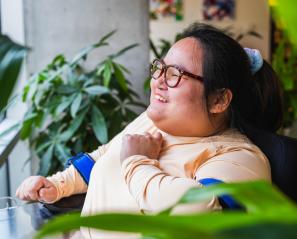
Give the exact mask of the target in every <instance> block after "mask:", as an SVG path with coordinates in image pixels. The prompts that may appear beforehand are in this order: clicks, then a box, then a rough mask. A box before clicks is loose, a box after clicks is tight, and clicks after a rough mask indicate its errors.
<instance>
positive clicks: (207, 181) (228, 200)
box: [198, 178, 243, 210]
mask: <svg viewBox="0 0 297 239" xmlns="http://www.w3.org/2000/svg"><path fill="white" fill-rule="evenodd" d="M198 182H199V183H201V184H202V185H203V186H210V185H214V184H218V183H224V182H223V181H221V180H218V179H215V178H203V179H201V180H199V181H198ZM218 199H219V201H221V202H223V204H225V205H226V207H227V208H228V209H233V210H235V209H243V207H242V206H241V205H240V204H238V203H237V202H236V201H235V200H234V199H233V198H232V197H231V196H229V195H222V196H220V197H218Z"/></svg>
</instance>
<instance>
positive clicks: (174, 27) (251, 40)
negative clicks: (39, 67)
mask: <svg viewBox="0 0 297 239" xmlns="http://www.w3.org/2000/svg"><path fill="white" fill-rule="evenodd" d="M202 3H203V0H184V20H183V21H180V22H178V21H175V20H169V19H166V20H162V21H150V36H151V38H152V39H153V41H154V42H157V40H158V39H160V38H164V39H170V40H173V39H174V36H175V35H176V33H177V32H181V31H182V30H183V29H184V28H186V27H187V26H188V25H189V24H191V23H193V22H195V21H199V22H203V20H202V19H203V17H202ZM235 4H236V11H235V19H234V20H226V21H222V22H213V21H211V22H208V23H211V24H214V25H215V26H218V27H229V26H232V27H233V28H234V30H235V32H237V33H238V32H244V31H246V30H249V29H254V30H255V31H256V32H258V33H260V34H261V35H262V37H263V38H262V39H258V38H255V37H252V36H247V37H245V38H244V39H243V40H242V41H241V44H242V45H243V46H246V47H251V48H258V49H260V50H261V53H262V55H263V57H264V58H265V59H269V57H270V56H269V51H270V23H269V19H270V15H269V8H268V6H267V1H266V0H248V1H247V0H235Z"/></svg>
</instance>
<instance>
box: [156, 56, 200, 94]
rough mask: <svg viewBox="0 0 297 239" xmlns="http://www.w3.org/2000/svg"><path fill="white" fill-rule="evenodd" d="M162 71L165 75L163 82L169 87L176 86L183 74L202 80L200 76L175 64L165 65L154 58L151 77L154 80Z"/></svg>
mask: <svg viewBox="0 0 297 239" xmlns="http://www.w3.org/2000/svg"><path fill="white" fill-rule="evenodd" d="M163 73H164V76H165V77H164V80H165V84H166V85H167V86H168V87H170V88H174V87H177V86H178V84H179V82H180V80H181V78H182V76H183V75H186V76H189V77H192V78H194V79H196V80H199V81H203V77H202V76H198V75H194V74H192V73H190V72H187V71H185V70H182V69H180V67H179V66H176V65H166V64H165V63H164V62H163V61H162V60H159V59H155V60H154V61H153V63H152V65H151V77H152V78H153V79H155V80H156V79H158V78H159V77H160V76H161V75H162V74H163Z"/></svg>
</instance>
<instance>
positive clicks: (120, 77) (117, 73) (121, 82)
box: [113, 63, 128, 92]
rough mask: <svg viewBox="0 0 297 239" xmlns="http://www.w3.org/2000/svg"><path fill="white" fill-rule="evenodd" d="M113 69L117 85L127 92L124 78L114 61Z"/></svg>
mask: <svg viewBox="0 0 297 239" xmlns="http://www.w3.org/2000/svg"><path fill="white" fill-rule="evenodd" d="M113 69H114V74H115V77H116V78H117V80H118V82H119V85H120V86H121V88H122V89H123V90H124V91H125V92H127V91H128V86H127V83H126V78H125V76H124V74H123V72H122V70H121V68H119V67H118V65H117V64H116V63H113Z"/></svg>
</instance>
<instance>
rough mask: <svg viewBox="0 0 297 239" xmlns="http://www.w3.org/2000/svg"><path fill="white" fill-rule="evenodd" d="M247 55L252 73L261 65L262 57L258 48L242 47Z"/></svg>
mask: <svg viewBox="0 0 297 239" xmlns="http://www.w3.org/2000/svg"><path fill="white" fill-rule="evenodd" d="M244 50H245V52H246V54H247V55H248V57H249V61H250V67H251V71H252V74H253V75H254V74H255V73H256V72H257V71H258V70H260V68H261V67H262V66H263V57H262V55H261V53H260V51H259V50H258V49H251V48H247V47H245V48H244Z"/></svg>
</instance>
